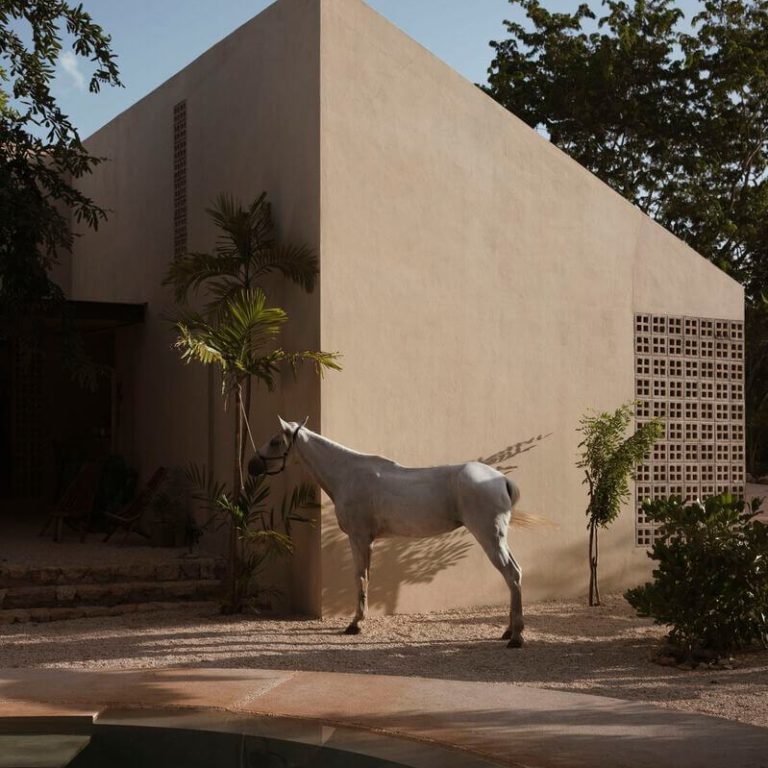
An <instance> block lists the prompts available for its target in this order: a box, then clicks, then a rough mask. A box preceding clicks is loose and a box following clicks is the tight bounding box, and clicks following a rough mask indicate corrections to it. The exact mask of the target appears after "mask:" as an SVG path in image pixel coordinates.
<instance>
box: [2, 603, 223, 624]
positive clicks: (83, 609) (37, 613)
mask: <svg viewBox="0 0 768 768" xmlns="http://www.w3.org/2000/svg"><path fill="white" fill-rule="evenodd" d="M218 607H219V603H218V602H214V601H210V600H190V601H188V602H183V603H180V602H170V603H168V602H150V603H120V604H119V605H78V606H73V607H68V608H30V609H27V610H25V609H21V608H11V609H8V610H0V626H2V625H3V624H27V623H30V622H45V621H68V620H71V619H93V618H99V617H106V616H125V615H127V614H132V613H151V612H157V611H164V612H168V611H175V610H179V609H182V608H183V609H185V610H187V611H189V610H195V611H199V612H201V613H202V612H210V613H214V612H216V611H217V610H218Z"/></svg>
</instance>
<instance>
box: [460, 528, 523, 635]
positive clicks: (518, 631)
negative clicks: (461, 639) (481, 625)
mask: <svg viewBox="0 0 768 768" xmlns="http://www.w3.org/2000/svg"><path fill="white" fill-rule="evenodd" d="M508 522H509V514H506V515H501V516H499V517H498V518H496V520H495V521H494V524H493V525H492V526H491V525H487V526H483V530H473V526H472V525H471V524H470V525H467V528H469V530H470V532H471V533H472V534H473V535H474V537H475V538H476V539H477V540H478V542H479V543H480V546H482V548H483V550H484V551H485V554H486V555H487V556H488V559H489V560H490V561H491V562H492V563H493V565H494V566H495V567H496V568H497V569H498V570H499V572H500V573H501V575H502V576H503V577H504V580H505V581H506V582H507V586H508V587H509V627H508V628H507V630H506V631H505V632H504V634H503V635H502V636H501V639H502V640H509V643H507V647H508V648H521V647H522V645H523V629H524V626H525V625H524V623H523V593H522V586H521V582H522V578H523V572H522V570H521V569H520V566H519V565H518V564H517V562H516V560H515V558H514V557H512V554H511V553H510V551H509V548H508V547H507V524H508Z"/></svg>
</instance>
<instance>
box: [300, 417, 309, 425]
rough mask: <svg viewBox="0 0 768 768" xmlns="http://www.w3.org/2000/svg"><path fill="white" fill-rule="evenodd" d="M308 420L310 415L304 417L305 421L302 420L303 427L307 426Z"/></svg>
mask: <svg viewBox="0 0 768 768" xmlns="http://www.w3.org/2000/svg"><path fill="white" fill-rule="evenodd" d="M308 421H309V416H307V417H306V418H305V419H304V421H302V422H301V426H302V427H306V426H307V422H308Z"/></svg>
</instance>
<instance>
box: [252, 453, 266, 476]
mask: <svg viewBox="0 0 768 768" xmlns="http://www.w3.org/2000/svg"><path fill="white" fill-rule="evenodd" d="M248 474H249V475H253V477H258V476H259V475H266V474H267V462H266V461H264V459H262V458H261V456H259V455H258V454H256V455H255V456H254V457H253V458H252V459H251V460H250V461H249V462H248Z"/></svg>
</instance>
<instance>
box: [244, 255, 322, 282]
mask: <svg viewBox="0 0 768 768" xmlns="http://www.w3.org/2000/svg"><path fill="white" fill-rule="evenodd" d="M253 266H254V271H253V273H252V274H253V277H254V278H258V277H261V276H262V275H265V274H268V273H270V272H277V273H279V274H281V275H282V276H283V277H285V278H287V279H288V280H290V281H291V282H292V283H295V284H296V285H298V286H299V287H301V288H303V289H304V290H305V291H306V292H307V293H312V291H313V290H314V289H315V284H316V282H317V275H318V273H319V266H318V260H317V255H316V254H315V253H314V251H312V249H310V248H308V247H307V246H305V245H274V246H272V247H270V248H265V249H261V250H258V251H256V252H255V253H254V255H253Z"/></svg>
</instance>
